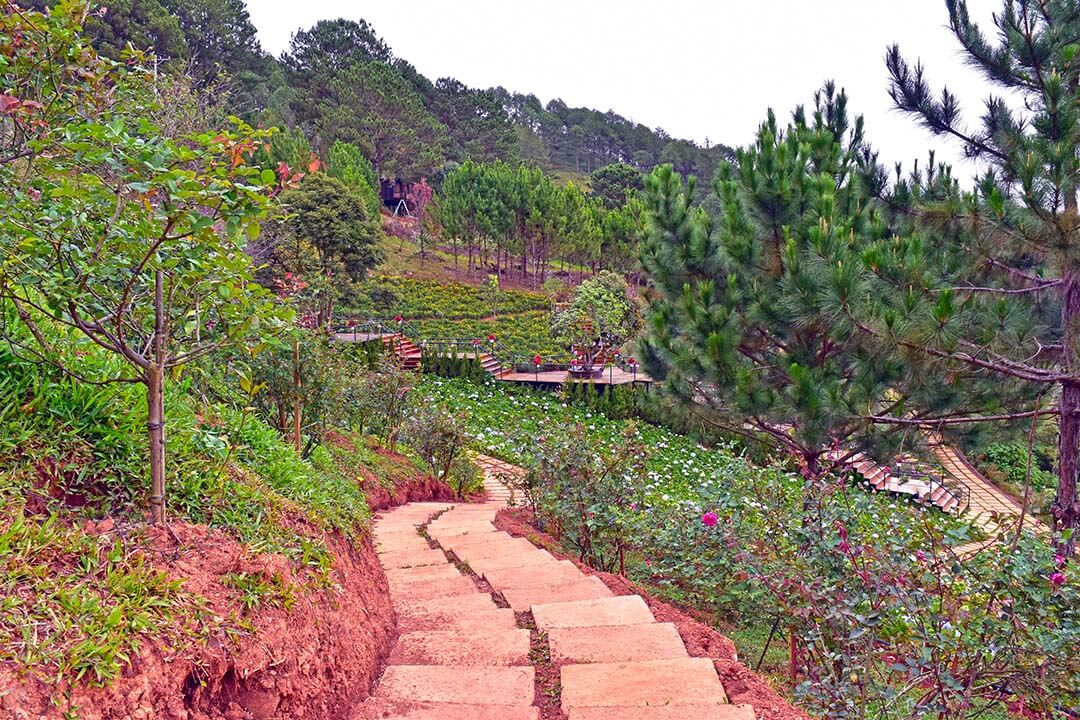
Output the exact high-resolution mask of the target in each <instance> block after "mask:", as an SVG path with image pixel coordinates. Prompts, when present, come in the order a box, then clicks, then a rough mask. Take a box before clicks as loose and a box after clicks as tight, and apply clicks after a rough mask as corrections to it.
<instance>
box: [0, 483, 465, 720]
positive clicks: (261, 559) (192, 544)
mask: <svg viewBox="0 0 1080 720" xmlns="http://www.w3.org/2000/svg"><path fill="white" fill-rule="evenodd" d="M433 483H434V481H432V480H431V479H430V478H423V477H422V476H420V477H417V478H416V479H415V482H413V481H411V480H406V481H403V482H401V483H400V487H399V488H398V489H396V490H395V492H393V493H386V496H387V497H385V498H377V499H376V501H377V502H376V506H379V507H381V506H385V505H388V504H392V503H394V502H398V501H401V502H404V501H405V500H406V499H407V500H419V499H425V500H426V499H428V498H431V497H438V498H441V497H445V496H446V493H449V488H447V487H446V486H441V487H439V486H437V485H435V484H433ZM289 524H290V525H291V526H292V527H293V528H294V529H298V530H300V531H302V532H303V533H304V534H306V535H309V536H312V537H321V539H322V540H323V542H325V543H326V545H327V547H328V548H329V549H330V551H331V552H332V554H333V556H334V561H333V570H332V577H331V582H332V585H331V587H330V588H329V589H322V588H312V587H311V586H310V585H309V586H307V587H306V588H299V589H297V590H296V592H295V604H294V605H293V606H292V607H291V608H290V609H289V610H284V609H278V608H273V607H267V606H263V607H261V608H259V609H258V611H256V612H254V613H251V614H249V615H247V616H245V615H244V614H243V610H242V607H241V605H240V599H239V594H238V593H237V591H235V590H233V589H230V588H228V587H226V586H225V585H223V584H222V576H223V575H225V574H227V573H238V572H246V573H258V572H262V573H265V574H266V576H270V577H272V576H273V575H274V574H275V573H280V574H281V577H282V578H284V579H285V580H286V581H288V582H296V583H302V582H303V581H304V579H305V578H304V577H299V576H297V574H296V573H297V572H303V571H302V570H300V571H297V570H296V568H295V566H294V564H293V563H292V562H290V561H289V560H288V559H287V558H285V557H283V556H281V555H270V554H261V555H252V554H251V553H250V551H249V550H248V549H247V548H245V547H244V546H243V545H241V544H240V543H238V542H237V541H236V540H234V539H233V538H232V537H230V536H228V535H226V534H225V533H223V532H220V531H218V530H212V529H210V528H208V527H206V526H203V525H190V524H187V523H182V522H174V523H172V524H171V525H170V530H171V533H170V532H167V531H165V530H163V529H160V528H149V529H147V530H146V535H145V540H143V541H142V543H141V544H140V548H141V549H140V551H141V552H143V553H145V554H146V556H147V557H148V558H150V559H151V561H152V563H153V564H154V565H155V566H157V567H159V568H161V569H164V570H165V571H166V572H167V573H168V574H169V575H170V576H171V577H172V578H175V579H179V580H183V582H184V589H185V590H187V591H189V592H193V593H196V594H198V595H201V596H203V597H204V598H206V599H207V601H208V604H209V609H210V610H211V612H212V614H213V615H214V616H216V617H217V619H218V620H220V619H221V618H230V617H236V618H241V619H243V620H244V621H246V622H249V623H251V624H252V626H253V631H252V628H251V627H249V628H248V630H247V631H241V634H240V635H239V637H234V638H233V639H229V638H226V637H224V633H219V634H218V635H217V636H215V637H214V639H213V640H212V641H211V642H210V643H209V644H208V646H205V647H201V646H200V647H175V648H170V647H166V646H165V644H164V643H161V642H143V644H142V648H141V650H140V652H139V653H138V654H136V655H135V656H134V657H132V662H131V664H130V666H129V667H127V668H126V669H125V670H124V672H123V674H122V676H121V677H120V678H119V679H117V680H116V681H115V682H114V683H113V684H111V685H110V686H108V687H105V688H87V687H85V686H84V685H77V686H75V687H71V686H68V685H66V684H61V685H55V684H53V683H46V682H43V681H40V680H37V679H34V678H31V677H27V676H19V675H18V674H17V673H16V671H15V667H14V666H13V665H12V664H10V663H0V720H30V719H31V718H33V719H35V720H37V719H38V718H47V719H48V720H53V719H55V720H61V719H62V718H63V717H64V710H66V709H68V708H72V709H77V717H79V718H80V719H81V720H119V719H120V718H125V719H127V718H131V719H132V720H151V719H154V720H157V719H164V720H270V719H272V718H282V719H284V718H290V719H296V720H324V719H325V718H333V717H344V716H346V715H347V713H348V710H349V708H351V707H352V706H353V705H354V704H357V703H359V702H361V701H363V700H364V699H365V698H366V697H367V696H368V694H369V692H370V688H371V686H372V684H373V682H374V681H375V679H376V678H377V677H378V675H379V673H380V672H381V671H382V667H383V665H384V663H385V660H386V657H387V655H388V654H389V652H390V649H391V647H392V644H393V641H394V637H395V633H396V619H395V616H394V612H393V609H392V607H391V603H390V595H389V590H388V587H387V581H386V576H385V574H384V573H383V570H382V568H381V566H380V564H379V562H378V559H377V556H376V554H375V550H374V547H373V545H372V543H371V540H370V539H369V538H367V537H364V538H363V539H361V540H358V541H355V542H348V541H347V540H345V539H344V538H342V537H341V536H339V535H337V534H336V533H335V534H329V535H328V534H326V533H323V532H322V531H320V530H319V529H317V528H314V527H311V526H309V525H307V524H306V523H305V522H304V521H303V520H299V519H297V518H292V519H290V521H289ZM140 528H142V526H141V525H140V526H136V525H127V526H126V527H125V526H122V525H119V524H116V523H114V522H113V521H112V520H104V521H102V522H100V523H96V524H95V523H93V522H90V523H87V525H86V526H85V527H84V529H85V530H86V531H87V532H89V533H93V534H105V533H107V534H111V535H114V536H117V537H124V536H127V537H131V536H132V535H138V534H139V533H138V529H140ZM224 624H227V625H231V626H232V627H234V628H239V627H241V625H240V623H238V622H232V623H224ZM68 698H70V701H69V699H68Z"/></svg>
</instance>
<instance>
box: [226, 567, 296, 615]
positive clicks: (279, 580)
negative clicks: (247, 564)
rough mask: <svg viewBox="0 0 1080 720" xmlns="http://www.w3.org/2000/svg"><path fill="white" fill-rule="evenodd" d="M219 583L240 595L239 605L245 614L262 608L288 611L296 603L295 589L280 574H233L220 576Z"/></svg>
mask: <svg viewBox="0 0 1080 720" xmlns="http://www.w3.org/2000/svg"><path fill="white" fill-rule="evenodd" d="M221 583H222V584H223V585H224V586H225V587H228V588H232V589H233V590H236V591H237V592H239V594H240V604H241V605H242V606H243V607H244V611H245V612H248V613H250V612H252V611H254V610H258V609H259V608H262V607H276V608H283V609H285V610H289V609H291V608H292V606H293V605H294V604H295V603H296V588H295V587H294V586H293V585H292V584H291V583H289V582H288V581H286V580H285V579H284V578H283V577H281V574H280V573H274V574H273V575H270V576H267V574H266V573H262V572H255V573H246V572H235V573H226V574H225V575H222V576H221Z"/></svg>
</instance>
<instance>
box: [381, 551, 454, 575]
mask: <svg viewBox="0 0 1080 720" xmlns="http://www.w3.org/2000/svg"><path fill="white" fill-rule="evenodd" d="M379 562H380V563H382V566H383V567H384V568H386V569H387V570H390V569H392V568H407V567H421V566H423V565H442V564H443V563H445V562H446V554H445V553H444V552H443V551H442V550H431V549H428V550H396V551H393V552H385V553H383V554H382V555H380V556H379Z"/></svg>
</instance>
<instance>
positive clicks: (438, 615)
mask: <svg viewBox="0 0 1080 720" xmlns="http://www.w3.org/2000/svg"><path fill="white" fill-rule="evenodd" d="M467 597H471V596H469V595H457V596H451V597H447V598H432V599H433V600H463V599H465V598H467ZM480 597H484V598H488V599H490V596H489V595H480ZM397 627H398V632H399V633H406V632H422V631H429V630H459V631H461V632H469V633H474V634H478V633H486V632H492V631H494V630H515V629H517V620H516V619H515V616H514V611H513V610H511V609H510V608H497V607H494V606H492V609H490V610H479V611H476V612H472V613H470V614H468V615H462V614H461V613H459V612H457V611H455V610H441V611H439V610H432V611H431V612H428V613H422V614H421V613H416V614H413V615H410V616H408V617H404V616H399V617H398V626H397Z"/></svg>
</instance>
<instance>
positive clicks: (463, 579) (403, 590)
mask: <svg viewBox="0 0 1080 720" xmlns="http://www.w3.org/2000/svg"><path fill="white" fill-rule="evenodd" d="M477 464H478V465H480V467H481V468H483V470H484V478H485V487H486V488H487V490H488V498H489V499H488V501H487V502H485V503H482V504H450V503H412V504H409V505H405V506H402V507H400V508H397V509H395V510H392V511H390V512H387V513H384V514H382V515H381V516H380V517H379V518H378V519H377V520H376V522H375V537H376V544H377V547H378V551H379V557H380V559H381V561H382V564H383V567H384V568H386V575H387V578H388V579H389V582H390V594H391V598H392V600H393V603H394V607H395V609H396V611H397V615H398V621H399V637H398V641H397V644H396V646H395V648H394V650H393V652H392V654H391V656H390V658H389V661H388V666H387V668H386V670H385V672H384V673H383V676H382V678H381V680H380V681H379V684H378V686H377V687H376V689H375V692H374V694H373V696H372V697H371V698H370V699H368V701H366V702H365V703H364V704H363V706H361V708H360V709H359V711H358V714H356V715H355V716H354V718H355V720H369V719H374V718H396V719H398V720H537V718H539V717H540V709H539V706H540V705H541V704H543V695H544V693H549V694H550V693H552V692H558V693H560V698H561V701H560V707H561V710H562V712H563V713H565V717H566V718H567V720H600V719H601V718H620V719H621V720H644V719H645V718H649V719H650V720H676V719H678V720H683V718H690V717H694V718H700V717H708V718H711V719H713V720H753V717H754V712H753V709H752V708H751V707H750V706H749V705H731V704H729V703H728V700H727V695H726V694H725V692H724V688H723V686H722V685H721V683H720V680H719V678H718V676H717V674H716V670H715V669H714V667H713V664H712V662H711V661H710V660H709V659H707V658H692V657H690V656H689V654H688V653H687V651H686V648H685V646H684V645H683V642H682V640H681V638H680V636H679V633H678V632H677V630H676V629H675V626H674V625H671V624H669V623H658V622H656V620H655V618H654V617H653V615H652V612H651V611H650V610H649V608H648V606H646V604H645V602H644V601H643V600H642V598H641V597H640V596H637V595H624V596H619V597H616V596H614V595H613V593H612V592H611V591H610V590H609V589H608V588H607V586H605V585H604V584H603V583H602V582H601V581H600V580H599V579H598V578H596V577H590V576H586V575H585V574H584V573H582V572H581V571H580V570H579V569H578V568H577V566H575V565H574V564H573V563H571V562H568V561H565V560H562V561H560V560H557V559H556V558H555V557H554V556H552V555H551V554H550V553H548V552H546V551H544V550H540V549H538V548H536V547H535V546H533V545H532V544H531V543H529V542H528V540H525V539H524V538H514V537H512V536H511V535H509V534H508V533H505V532H501V531H499V530H497V529H496V528H495V526H494V524H493V521H494V519H495V515H496V514H497V513H498V511H499V510H500V509H502V508H503V507H505V505H506V502H507V500H509V499H510V497H511V491H510V489H509V488H508V487H507V486H506V485H505V484H504V483H503V482H502V481H501V479H502V478H505V477H507V476H508V475H510V476H512V475H514V474H519V473H520V472H521V469H520V468H516V467H515V466H513V465H509V464H507V463H503V462H501V461H498V460H495V459H494V458H488V457H485V456H478V457H477ZM548 658H550V662H553V663H554V664H555V666H557V667H558V668H559V671H558V672H559V681H560V682H559V683H558V684H556V685H553V686H550V685H549V686H548V687H543V686H542V683H537V674H536V672H535V669H534V667H533V665H532V664H531V663H532V662H534V661H535V662H549V660H548Z"/></svg>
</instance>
